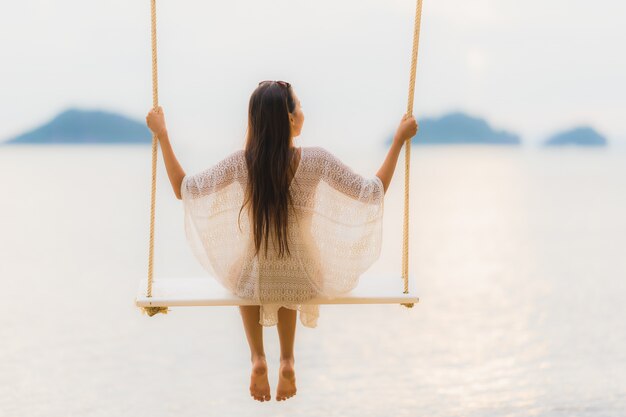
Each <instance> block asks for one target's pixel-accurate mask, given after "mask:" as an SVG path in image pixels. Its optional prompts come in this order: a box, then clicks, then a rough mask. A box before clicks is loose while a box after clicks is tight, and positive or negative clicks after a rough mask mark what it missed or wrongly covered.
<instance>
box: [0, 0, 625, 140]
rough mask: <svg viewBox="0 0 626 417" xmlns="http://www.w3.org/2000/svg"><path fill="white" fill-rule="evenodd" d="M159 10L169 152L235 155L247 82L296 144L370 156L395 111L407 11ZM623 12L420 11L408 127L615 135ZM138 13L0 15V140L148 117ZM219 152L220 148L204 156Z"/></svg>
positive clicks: (554, 7) (112, 1)
mask: <svg viewBox="0 0 626 417" xmlns="http://www.w3.org/2000/svg"><path fill="white" fill-rule="evenodd" d="M216 4H217V2H199V1H193V2H192V1H163V0H161V1H159V2H158V12H159V21H158V23H159V77H160V102H161V105H162V106H163V107H164V108H165V111H166V114H167V117H168V124H169V126H170V130H172V132H175V138H176V140H177V141H178V142H179V143H180V144H181V146H197V145H198V143H205V144H207V146H211V147H212V146H213V145H214V144H215V143H216V142H221V144H222V145H223V144H224V143H226V144H227V145H226V146H227V147H228V146H231V145H230V144H229V143H230V142H232V143H233V144H232V146H233V147H236V146H238V145H240V144H241V143H242V140H243V139H242V137H243V132H244V130H245V119H246V111H247V101H248V98H249V95H250V93H251V92H252V90H253V89H254V88H255V87H256V83H257V82H258V81H259V80H263V79H268V78H269V79H285V80H288V81H290V82H291V83H292V84H293V85H294V88H295V89H296V91H297V93H298V95H299V97H300V99H301V101H302V104H303V109H304V112H305V115H306V122H305V129H304V130H303V135H302V140H303V141H304V143H307V142H309V143H321V144H327V143H331V141H332V143H333V144H336V141H337V140H340V141H344V140H345V142H346V143H352V144H353V143H355V141H359V142H363V143H367V144H370V143H371V144H373V143H376V142H380V141H381V140H383V139H385V138H386V136H387V135H388V134H389V133H390V131H391V130H392V129H393V128H395V126H396V124H397V122H398V121H399V118H400V117H401V116H402V113H403V112H404V111H405V107H406V99H407V97H406V95H407V85H408V69H409V59H410V52H411V51H410V49H411V36H412V25H413V13H414V7H415V4H414V2H413V1H411V0H407V1H400V0H392V1H390V0H378V1H374V0H359V1H356V0H332V1H331V0H316V1H311V0H308V1H294V0H290V1H287V0H280V1H261V0H256V1H243V0H241V1H230V2H221V3H220V5H219V6H216ZM625 16H626V5H625V4H624V3H623V2H618V1H614V0H600V1H597V2H594V3H589V2H583V1H578V0H575V1H565V0H551V1H539V0H530V1H526V2H520V1H513V0H497V1H496V0H494V1H488V0H475V1H473V2H467V1H460V0H447V1H442V0H437V1H435V0H424V11H423V26H422V37H421V41H422V42H421V46H420V60H419V64H418V80H417V88H416V91H417V92H416V98H415V112H414V113H415V115H416V116H417V117H418V119H419V117H420V116H422V115H433V114H438V113H441V112H443V111H447V110H463V111H467V112H469V113H471V114H477V115H482V116H486V117H487V118H488V119H489V120H490V121H491V122H493V123H494V125H496V126H497V127H506V128H508V129H512V130H516V131H517V132H519V133H521V134H522V135H524V136H526V137H527V138H530V139H533V138H536V137H539V136H541V135H544V134H548V133H551V132H552V131H553V130H556V129H560V128H562V127H567V126H570V125H573V124H576V123H591V124H593V125H594V126H596V127H597V128H598V129H599V130H600V131H602V132H604V133H607V134H608V135H609V136H611V137H616V136H617V137H620V136H624V135H625V134H626V129H625V128H624V127H623V126H622V119H623V113H624V109H625V108H626V107H625V104H626V99H625V97H626V83H625V82H624V75H623V74H624V73H626V58H624V55H623V54H622V53H621V52H620V51H621V47H622V45H621V44H622V43H623V39H625V38H626V36H625V35H626V27H624V26H623V25H621V22H622V21H623V18H624V17H625ZM149 24H150V7H149V1H148V0H145V1H132V2H129V1H128V0H109V1H106V2H104V1H100V2H98V1H84V0H81V1H78V0H57V1H54V2H52V1H24V2H12V3H8V4H7V5H5V7H3V12H2V13H1V14H0V42H1V44H0V47H1V52H2V55H1V56H2V57H3V64H2V66H1V70H0V71H2V72H1V74H2V76H1V77H0V91H2V94H1V96H0V114H1V121H2V123H1V124H0V139H6V138H7V137H9V136H12V135H14V134H17V133H19V132H21V131H23V130H24V129H27V128H30V127H32V126H33V125H35V124H37V123H39V122H42V121H44V120H45V119H47V118H49V117H51V116H53V115H54V114H56V113H57V112H59V111H60V110H62V109H64V108H66V107H69V106H81V107H88V108H93V107H99V108H106V109H110V110H119V111H123V112H125V113H127V114H129V115H131V116H133V117H136V118H139V119H143V117H144V115H145V113H146V112H147V111H148V109H149V108H150V106H151V92H150V88H151V81H150V50H149V48H150V39H149V35H150V30H149ZM219 147H220V148H221V147H222V146H221V145H220V146H219Z"/></svg>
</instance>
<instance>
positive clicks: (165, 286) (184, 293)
mask: <svg viewBox="0 0 626 417" xmlns="http://www.w3.org/2000/svg"><path fill="white" fill-rule="evenodd" d="M409 279H410V281H411V284H414V283H413V282H412V281H413V280H412V277H410V278H409ZM396 283H397V284H398V285H394V284H396ZM401 283H402V280H401V277H400V276H395V275H391V274H390V275H372V274H364V275H363V276H361V278H360V280H359V284H358V285H357V287H356V288H355V289H353V290H352V291H350V292H349V293H347V294H345V295H342V296H341V297H336V298H314V299H312V300H309V301H306V302H303V303H301V304H414V303H417V302H418V301H419V298H418V297H416V296H415V295H414V294H410V293H409V294H404V293H403V292H402V291H401V289H400V284H401ZM146 285H148V283H147V278H146V279H143V280H141V284H140V286H139V289H138V293H137V298H136V299H135V304H136V305H137V307H174V306H176V307H182V306H186V307H193V306H242V305H255V304H258V303H255V302H254V301H251V300H246V299H243V298H240V297H237V296H236V295H233V294H231V293H230V292H229V291H228V290H227V289H226V288H224V287H223V286H222V285H221V284H220V283H219V282H217V280H216V279H215V278H213V277H211V276H208V275H207V276H205V277H184V278H183V277H171V278H156V279H154V280H153V281H152V297H147V296H146ZM412 287H413V288H415V286H412Z"/></svg>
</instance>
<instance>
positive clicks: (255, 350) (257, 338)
mask: <svg viewBox="0 0 626 417" xmlns="http://www.w3.org/2000/svg"><path fill="white" fill-rule="evenodd" d="M239 311H240V313H241V318H242V320H243V325H244V328H245V330H246V338H247V340H248V345H249V346H250V357H251V361H252V374H251V376H250V395H251V396H252V397H254V399H255V400H258V401H267V400H269V399H270V398H271V396H270V386H269V382H268V379H267V362H266V360H265V350H264V348H263V326H262V325H261V324H260V323H259V314H260V309H259V306H240V307H239ZM296 313H297V312H296V310H290V309H287V308H284V307H282V308H280V309H279V310H278V324H277V326H276V327H277V329H278V338H279V339H280V369H279V372H278V387H277V390H276V399H277V400H278V401H282V400H286V399H287V398H290V397H292V396H294V395H295V394H296V376H295V371H294V354H293V345H294V342H295V334H296Z"/></svg>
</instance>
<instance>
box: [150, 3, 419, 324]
mask: <svg viewBox="0 0 626 417" xmlns="http://www.w3.org/2000/svg"><path fill="white" fill-rule="evenodd" d="M150 12H151V41H152V108H153V109H154V110H156V109H157V107H158V106H159V85H158V76H157V39H156V0H150ZM421 20H422V0H416V8H415V20H414V25H413V51H412V57H411V72H410V77H409V99H408V104H407V111H406V114H407V115H411V114H413V98H414V95H415V74H416V68H417V56H418V47H419V37H420V26H421ZM407 142H408V143H407ZM407 142H405V143H404V222H403V227H402V280H403V282H404V294H408V293H409V185H410V181H409V179H410V168H411V139H409V140H407ZM157 151H158V139H157V136H156V135H155V134H153V135H152V184H151V188H150V239H149V244H148V283H147V288H146V297H148V298H149V297H152V281H153V276H154V218H155V208H156V175H157ZM402 305H403V306H405V307H409V308H410V307H413V305H414V304H413V303H403V304H402ZM142 312H144V313H146V314H148V315H149V316H154V315H155V314H157V313H163V314H166V313H167V312H168V308H167V307H142Z"/></svg>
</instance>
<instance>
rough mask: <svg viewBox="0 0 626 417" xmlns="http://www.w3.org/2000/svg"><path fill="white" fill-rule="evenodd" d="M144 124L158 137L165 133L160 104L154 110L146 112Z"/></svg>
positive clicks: (163, 117) (165, 128)
mask: <svg viewBox="0 0 626 417" xmlns="http://www.w3.org/2000/svg"><path fill="white" fill-rule="evenodd" d="M146 124H147V125H148V128H150V130H151V131H152V133H154V134H155V135H156V136H157V137H158V138H159V139H161V137H162V136H164V135H165V133H166V132H167V127H166V126H165V114H164V113H163V108H162V107H161V106H158V107H157V108H156V110H155V109H151V110H150V112H148V115H147V116H146Z"/></svg>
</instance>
